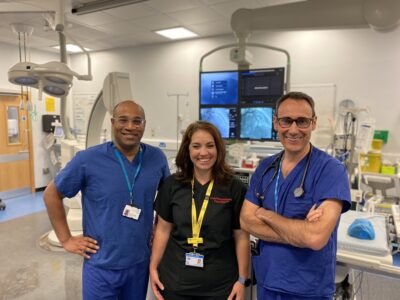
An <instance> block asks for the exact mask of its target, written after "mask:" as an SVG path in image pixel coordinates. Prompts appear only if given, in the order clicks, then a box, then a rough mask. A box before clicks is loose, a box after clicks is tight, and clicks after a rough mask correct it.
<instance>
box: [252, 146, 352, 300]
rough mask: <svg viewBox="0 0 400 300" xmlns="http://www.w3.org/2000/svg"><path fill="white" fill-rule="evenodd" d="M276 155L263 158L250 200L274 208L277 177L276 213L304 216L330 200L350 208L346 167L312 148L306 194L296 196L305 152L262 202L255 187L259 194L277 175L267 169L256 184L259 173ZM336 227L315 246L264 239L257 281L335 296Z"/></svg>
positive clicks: (294, 291)
mask: <svg viewBox="0 0 400 300" xmlns="http://www.w3.org/2000/svg"><path fill="white" fill-rule="evenodd" d="M275 158H276V155H275V156H272V157H269V158H267V159H265V160H263V161H262V162H261V163H260V165H259V167H258V168H257V169H256V171H255V173H254V175H253V176H252V178H251V182H250V188H249V189H248V191H247V194H246V199H248V200H249V201H251V202H252V203H254V204H256V205H258V206H261V205H262V206H263V207H264V208H266V209H268V210H272V211H275V202H274V197H275V184H276V180H277V177H279V182H278V185H277V191H278V195H279V197H278V205H277V208H278V213H279V214H280V215H282V216H284V217H287V218H290V219H300V220H304V219H305V218H306V216H307V213H308V211H309V210H310V209H311V207H312V206H313V205H314V204H315V203H317V204H321V203H322V202H323V201H324V200H326V199H336V200H341V201H343V208H342V213H343V212H346V211H347V210H349V209H350V206H351V197H350V186H349V179H348V175H347V171H346V168H345V166H344V165H343V164H342V163H340V162H339V161H338V160H337V159H335V158H333V157H332V156H330V155H328V154H326V153H325V152H323V151H321V150H319V149H317V148H315V147H313V149H312V153H311V159H310V165H309V169H308V172H307V175H306V178H305V181H304V186H303V189H304V191H305V192H304V195H303V196H301V197H299V198H296V197H294V195H293V192H294V190H295V188H297V187H299V186H300V184H301V179H302V176H303V172H304V169H305V166H306V162H307V156H306V157H304V159H303V160H302V161H300V162H299V163H298V164H297V166H296V167H295V168H294V169H293V170H292V171H291V172H290V173H289V174H288V176H287V177H286V178H285V179H283V176H282V174H280V176H276V178H275V179H274V180H272V182H271V184H270V186H269V188H268V189H267V190H266V191H265V192H264V197H265V198H264V199H265V200H264V201H262V203H261V201H260V200H259V199H257V197H256V195H255V189H258V190H257V192H259V193H261V192H262V191H263V187H266V186H267V184H268V182H269V181H270V180H271V178H272V176H273V174H274V168H272V169H271V170H269V171H268V172H267V174H266V175H265V176H264V178H263V179H262V184H261V185H260V186H258V184H257V183H258V182H259V179H260V176H261V175H262V173H263V172H264V171H265V169H266V168H267V167H268V166H269V165H271V163H272V162H273V161H274V159H275ZM337 226H338V225H336V227H335V229H334V231H333V232H332V235H331V237H330V238H329V241H328V243H327V244H326V246H325V247H324V248H323V249H321V250H319V251H314V250H312V249H308V248H298V247H294V246H291V245H286V244H280V243H271V242H265V241H260V255H258V256H254V257H253V265H254V269H255V273H256V278H257V281H258V284H262V285H263V287H264V288H266V289H268V290H271V291H278V292H283V293H288V294H293V295H298V296H303V297H304V296H305V297H307V296H308V297H320V296H321V297H326V296H332V295H333V293H334V292H335V273H336V238H337Z"/></svg>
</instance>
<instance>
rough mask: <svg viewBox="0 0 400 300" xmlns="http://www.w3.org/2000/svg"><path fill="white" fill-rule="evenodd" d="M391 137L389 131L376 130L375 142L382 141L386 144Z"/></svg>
mask: <svg viewBox="0 0 400 300" xmlns="http://www.w3.org/2000/svg"><path fill="white" fill-rule="evenodd" d="M388 136H389V130H375V131H374V140H382V141H383V143H384V144H386V143H387V141H388Z"/></svg>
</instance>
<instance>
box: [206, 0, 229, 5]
mask: <svg viewBox="0 0 400 300" xmlns="http://www.w3.org/2000/svg"><path fill="white" fill-rule="evenodd" d="M200 1H201V2H203V3H204V4H206V5H212V4H217V3H222V2H229V1H232V0H200Z"/></svg>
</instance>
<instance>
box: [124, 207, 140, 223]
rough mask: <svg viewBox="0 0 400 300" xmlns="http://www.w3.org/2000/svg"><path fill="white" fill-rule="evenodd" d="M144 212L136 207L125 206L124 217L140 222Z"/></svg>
mask: <svg viewBox="0 0 400 300" xmlns="http://www.w3.org/2000/svg"><path fill="white" fill-rule="evenodd" d="M141 211H142V210H141V209H140V208H138V207H136V206H130V205H129V204H127V205H125V208H124V210H123V211H122V215H123V216H124V217H127V218H129V219H133V220H138V219H139V216H140V212H141Z"/></svg>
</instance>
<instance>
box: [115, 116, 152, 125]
mask: <svg viewBox="0 0 400 300" xmlns="http://www.w3.org/2000/svg"><path fill="white" fill-rule="evenodd" d="M114 120H115V121H116V122H117V123H118V125H120V126H127V125H128V124H129V122H131V123H132V124H133V125H135V126H142V125H143V124H144V123H145V122H146V120H145V119H142V118H134V119H130V120H129V118H123V117H121V118H116V119H115V118H114Z"/></svg>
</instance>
